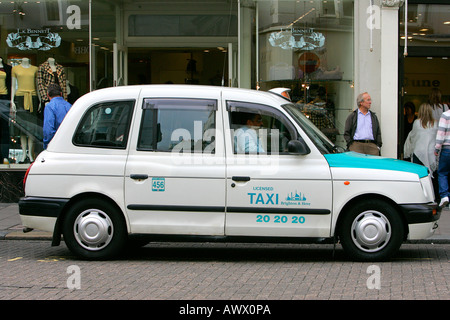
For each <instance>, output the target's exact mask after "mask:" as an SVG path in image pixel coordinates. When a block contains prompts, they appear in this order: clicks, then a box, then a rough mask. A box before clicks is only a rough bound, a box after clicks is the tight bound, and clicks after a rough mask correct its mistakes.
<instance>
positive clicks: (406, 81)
mask: <svg viewBox="0 0 450 320" xmlns="http://www.w3.org/2000/svg"><path fill="white" fill-rule="evenodd" d="M427 49H428V50H425V48H423V49H419V48H414V49H410V52H409V54H408V56H407V57H406V58H404V59H401V60H402V61H401V63H400V82H399V84H400V86H401V87H400V99H399V129H400V130H399V155H400V156H403V146H404V141H405V140H406V138H407V136H408V133H409V131H410V130H411V129H412V119H414V118H410V120H408V117H407V116H406V114H407V111H408V109H409V108H408V106H412V107H413V112H414V113H415V114H416V115H417V113H418V111H419V108H420V105H421V104H422V103H426V102H428V99H429V96H430V94H431V92H432V91H433V89H438V90H439V91H440V93H441V95H442V96H441V97H442V98H441V102H442V103H446V104H447V105H449V103H450V96H449V93H450V80H449V78H448V74H449V73H450V60H449V59H450V56H448V57H447V56H446V55H439V56H437V55H436V54H433V53H432V52H431V51H432V50H430V49H431V48H427ZM422 50H423V51H422ZM434 51H436V49H435V50H434ZM427 53H428V54H430V55H427Z"/></svg>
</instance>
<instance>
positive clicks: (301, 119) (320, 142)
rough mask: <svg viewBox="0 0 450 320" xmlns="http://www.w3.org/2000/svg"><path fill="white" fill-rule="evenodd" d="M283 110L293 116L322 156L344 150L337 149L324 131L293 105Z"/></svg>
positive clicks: (284, 106)
mask: <svg viewBox="0 0 450 320" xmlns="http://www.w3.org/2000/svg"><path fill="white" fill-rule="evenodd" d="M283 108H284V109H285V110H286V111H287V112H288V113H289V115H291V116H292V117H293V118H294V120H295V121H296V122H297V123H298V125H299V126H300V127H301V128H302V129H303V131H304V132H305V133H306V135H307V136H308V137H309V138H310V139H311V140H312V142H313V143H314V144H315V145H316V147H317V148H318V149H319V150H320V152H321V153H322V154H327V153H340V152H343V151H344V149H343V148H340V147H337V146H336V145H334V143H333V142H331V141H330V140H329V139H328V138H327V137H326V136H325V134H324V133H322V131H320V130H319V129H318V128H317V127H316V126H315V125H314V124H313V123H312V122H311V121H309V119H308V118H306V116H305V115H304V114H303V113H302V112H301V111H300V109H299V108H298V107H296V106H295V105H293V104H285V105H283Z"/></svg>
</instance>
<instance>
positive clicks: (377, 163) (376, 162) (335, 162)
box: [325, 152, 428, 178]
mask: <svg viewBox="0 0 450 320" xmlns="http://www.w3.org/2000/svg"><path fill="white" fill-rule="evenodd" d="M325 158H326V159H327V161H328V164H329V165H330V167H334V168H360V169H381V170H394V171H403V172H411V173H416V174H417V175H418V176H419V178H423V177H426V176H427V175H428V169H427V168H426V167H424V166H421V165H418V164H415V163H412V162H407V161H403V160H397V159H392V158H383V157H377V156H371V155H366V154H361V153H356V152H345V153H333V154H326V155H325Z"/></svg>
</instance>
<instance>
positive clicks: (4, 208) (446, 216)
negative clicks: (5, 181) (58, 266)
mask: <svg viewBox="0 0 450 320" xmlns="http://www.w3.org/2000/svg"><path fill="white" fill-rule="evenodd" d="M21 223H22V222H21V220H20V216H19V206H18V204H17V203H0V240H49V241H50V240H51V239H52V233H51V232H46V231H41V230H33V231H30V232H26V233H25V232H23V229H24V227H23V225H22V224H21ZM408 242H410V243H450V209H449V208H445V209H444V210H442V212H441V217H440V219H439V221H438V228H437V229H436V231H435V232H434V235H433V236H431V237H430V238H428V239H423V240H415V241H408Z"/></svg>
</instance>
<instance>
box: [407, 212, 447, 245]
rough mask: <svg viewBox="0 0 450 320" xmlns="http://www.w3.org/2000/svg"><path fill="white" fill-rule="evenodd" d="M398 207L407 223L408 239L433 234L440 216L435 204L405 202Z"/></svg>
mask: <svg viewBox="0 0 450 320" xmlns="http://www.w3.org/2000/svg"><path fill="white" fill-rule="evenodd" d="M400 208H401V210H402V212H403V214H404V216H405V218H406V222H407V224H408V240H422V239H426V238H429V237H431V236H432V235H433V234H434V231H435V230H436V228H437V221H438V220H439V218H440V217H441V210H440V209H439V207H438V205H437V204H435V203H432V204H405V205H400Z"/></svg>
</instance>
